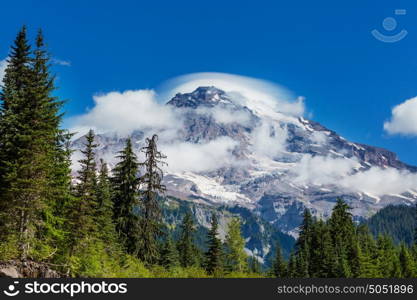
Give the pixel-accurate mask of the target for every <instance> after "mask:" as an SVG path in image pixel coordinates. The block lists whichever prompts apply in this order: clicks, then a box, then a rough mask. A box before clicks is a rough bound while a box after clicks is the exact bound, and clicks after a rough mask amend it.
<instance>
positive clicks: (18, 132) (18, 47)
mask: <svg viewBox="0 0 417 300" xmlns="http://www.w3.org/2000/svg"><path fill="white" fill-rule="evenodd" d="M31 53H32V52H31V51H30V46H29V44H28V41H27V39H26V28H25V27H23V28H22V30H21V31H20V32H19V33H18V35H17V38H16V40H15V44H14V46H12V50H11V53H10V55H9V60H8V66H7V68H6V74H5V78H4V81H3V83H4V85H3V89H2V92H1V96H0V99H1V112H0V148H1V151H0V206H1V211H2V214H3V215H2V218H1V219H2V220H3V224H2V225H3V226H1V227H2V233H3V234H6V237H4V238H5V240H7V239H8V238H9V237H10V236H15V237H16V238H17V243H18V245H17V247H18V249H19V256H20V258H21V259H26V258H28V257H32V258H34V257H35V258H36V259H38V260H39V259H40V260H43V259H44V257H48V258H50V257H51V256H52V255H53V253H55V252H56V249H53V248H54V247H56V245H55V244H56V243H57V242H58V240H62V237H63V231H62V230H61V229H62V226H61V223H62V220H60V219H59V218H56V217H55V214H56V213H57V211H56V209H57V208H58V207H61V206H62V203H60V202H62V201H64V200H65V197H64V196H68V194H69V191H68V188H69V185H68V178H69V168H68V167H67V162H66V155H62V154H63V153H65V149H64V148H63V144H62V143H60V141H61V140H62V139H63V133H62V130H61V129H60V128H59V126H60V122H61V117H62V116H61V115H60V112H59V110H60V108H61V107H62V101H59V100H58V99H57V98H55V97H53V96H52V95H51V94H52V92H53V91H54V89H55V87H54V78H53V76H51V75H50V71H49V55H48V54H47V52H46V50H45V47H44V42H43V36H42V33H41V32H39V34H38V36H37V38H36V48H35V51H34V52H33V56H30V54H31Z"/></svg>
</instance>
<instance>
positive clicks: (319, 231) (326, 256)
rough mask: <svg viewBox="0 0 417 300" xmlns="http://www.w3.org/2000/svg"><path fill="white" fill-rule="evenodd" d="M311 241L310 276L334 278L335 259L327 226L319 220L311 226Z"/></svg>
mask: <svg viewBox="0 0 417 300" xmlns="http://www.w3.org/2000/svg"><path fill="white" fill-rule="evenodd" d="M312 231H313V234H312V239H311V257H310V264H309V266H310V276H311V277H319V278H328V277H334V274H335V265H336V261H337V260H336V257H335V252H334V248H333V242H332V238H331V235H330V231H329V226H328V225H327V224H326V223H325V222H324V221H323V220H319V221H317V222H316V223H315V224H314V225H313V229H312Z"/></svg>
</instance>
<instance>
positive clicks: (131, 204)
mask: <svg viewBox="0 0 417 300" xmlns="http://www.w3.org/2000/svg"><path fill="white" fill-rule="evenodd" d="M117 158H118V159H119V162H118V163H117V165H116V166H115V168H114V169H113V174H114V175H113V177H112V179H111V182H112V188H113V195H112V199H113V217H114V222H115V224H116V231H117V234H118V236H119V238H120V241H121V242H122V244H123V245H124V247H125V249H126V250H127V252H128V253H130V254H134V255H137V254H138V242H139V240H138V239H139V227H138V226H139V218H138V214H137V212H136V210H137V208H138V207H139V195H138V189H139V177H138V172H139V163H138V161H137V157H136V154H135V153H134V152H133V148H132V141H131V139H127V141H126V146H125V148H124V149H123V150H122V151H120V152H119V155H118V156H117Z"/></svg>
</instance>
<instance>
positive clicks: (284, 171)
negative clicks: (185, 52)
mask: <svg viewBox="0 0 417 300" xmlns="http://www.w3.org/2000/svg"><path fill="white" fill-rule="evenodd" d="M166 106H167V107H169V109H170V110H172V112H173V113H175V115H176V116H177V120H178V124H172V127H167V128H166V129H161V128H158V129H155V130H152V128H147V129H146V130H136V131H134V132H133V133H131V134H130V137H131V138H132V140H133V142H134V144H135V145H136V146H137V148H136V150H137V151H138V152H139V149H140V147H141V145H143V142H144V137H145V136H148V135H150V134H152V133H154V132H156V133H158V134H159V136H160V148H161V150H162V151H163V152H164V153H165V154H167V155H168V163H169V166H168V168H167V169H166V176H165V178H164V182H165V184H166V185H167V189H168V194H169V195H172V196H175V197H177V198H180V199H183V200H190V201H194V202H198V203H204V204H225V205H231V206H232V205H239V206H244V207H246V208H249V209H251V210H253V211H254V212H255V213H257V214H259V215H260V216H261V217H262V218H263V219H264V220H266V221H268V222H270V223H271V224H274V225H275V226H276V227H277V228H278V229H280V230H282V231H284V232H288V233H295V229H296V227H297V226H298V225H299V223H300V220H301V213H302V211H303V210H304V208H305V207H308V208H310V209H311V210H312V212H313V213H314V214H316V215H317V216H322V217H327V216H328V215H329V214H330V212H331V209H332V207H333V204H334V202H335V201H336V198H337V197H343V198H344V199H345V200H346V201H347V202H348V203H349V205H350V206H351V207H352V213H353V215H354V216H356V217H357V218H366V217H368V216H370V215H372V214H373V213H375V212H376V211H377V210H379V209H380V208H382V207H384V206H386V205H388V204H400V203H403V204H404V203H405V204H410V203H413V202H415V201H416V200H417V193H416V191H414V190H413V188H414V187H417V175H416V172H417V167H414V166H409V165H407V164H405V163H403V162H401V161H399V160H398V159H397V157H396V155H395V154H394V153H392V152H390V151H388V150H385V149H381V148H376V147H372V146H368V145H363V144H358V143H353V142H350V141H347V140H346V139H344V138H343V137H341V136H339V135H338V134H337V133H335V132H334V131H332V130H330V129H327V128H326V127H324V126H322V125H321V124H319V123H317V122H314V121H311V120H307V119H305V118H303V117H299V116H296V115H291V114H288V113H283V112H282V111H285V110H282V109H281V108H280V107H279V104H276V105H275V104H274V103H270V102H264V101H262V99H246V98H244V97H243V96H242V95H239V94H238V93H226V92H224V91H222V90H220V89H217V88H216V87H199V88H197V89H196V90H195V91H193V92H191V93H182V94H181V93H179V94H177V95H175V97H173V98H172V99H171V100H170V101H169V102H168V103H167V104H166ZM139 117H140V116H138V118H139ZM174 125H175V126H174ZM125 139H126V136H123V135H120V134H116V133H104V134H99V135H98V136H97V142H98V143H99V144H100V147H99V148H98V151H97V155H98V157H101V158H104V159H105V160H106V161H107V162H109V163H110V165H114V163H115V162H116V161H115V158H114V157H115V154H116V152H117V151H120V150H121V149H122V148H123V146H124V142H125ZM82 143H83V137H81V138H80V139H77V140H76V141H74V142H73V147H74V148H75V149H80V148H81V147H82ZM75 160H76V159H75Z"/></svg>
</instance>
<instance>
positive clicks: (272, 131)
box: [251, 121, 288, 159]
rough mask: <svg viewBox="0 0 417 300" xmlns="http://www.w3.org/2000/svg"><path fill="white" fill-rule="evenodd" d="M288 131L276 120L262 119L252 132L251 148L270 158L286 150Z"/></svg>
mask: <svg viewBox="0 0 417 300" xmlns="http://www.w3.org/2000/svg"><path fill="white" fill-rule="evenodd" d="M287 138H288V132H287V129H286V128H285V127H281V126H280V125H279V124H278V123H277V122H268V121H262V123H261V124H260V125H259V126H257V127H256V128H255V130H254V131H253V132H252V136H251V142H252V146H251V148H252V150H253V151H254V152H255V153H257V154H260V155H264V156H267V157H269V158H271V159H274V158H276V157H277V156H279V155H280V154H281V153H282V152H283V151H285V150H286V146H287Z"/></svg>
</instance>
